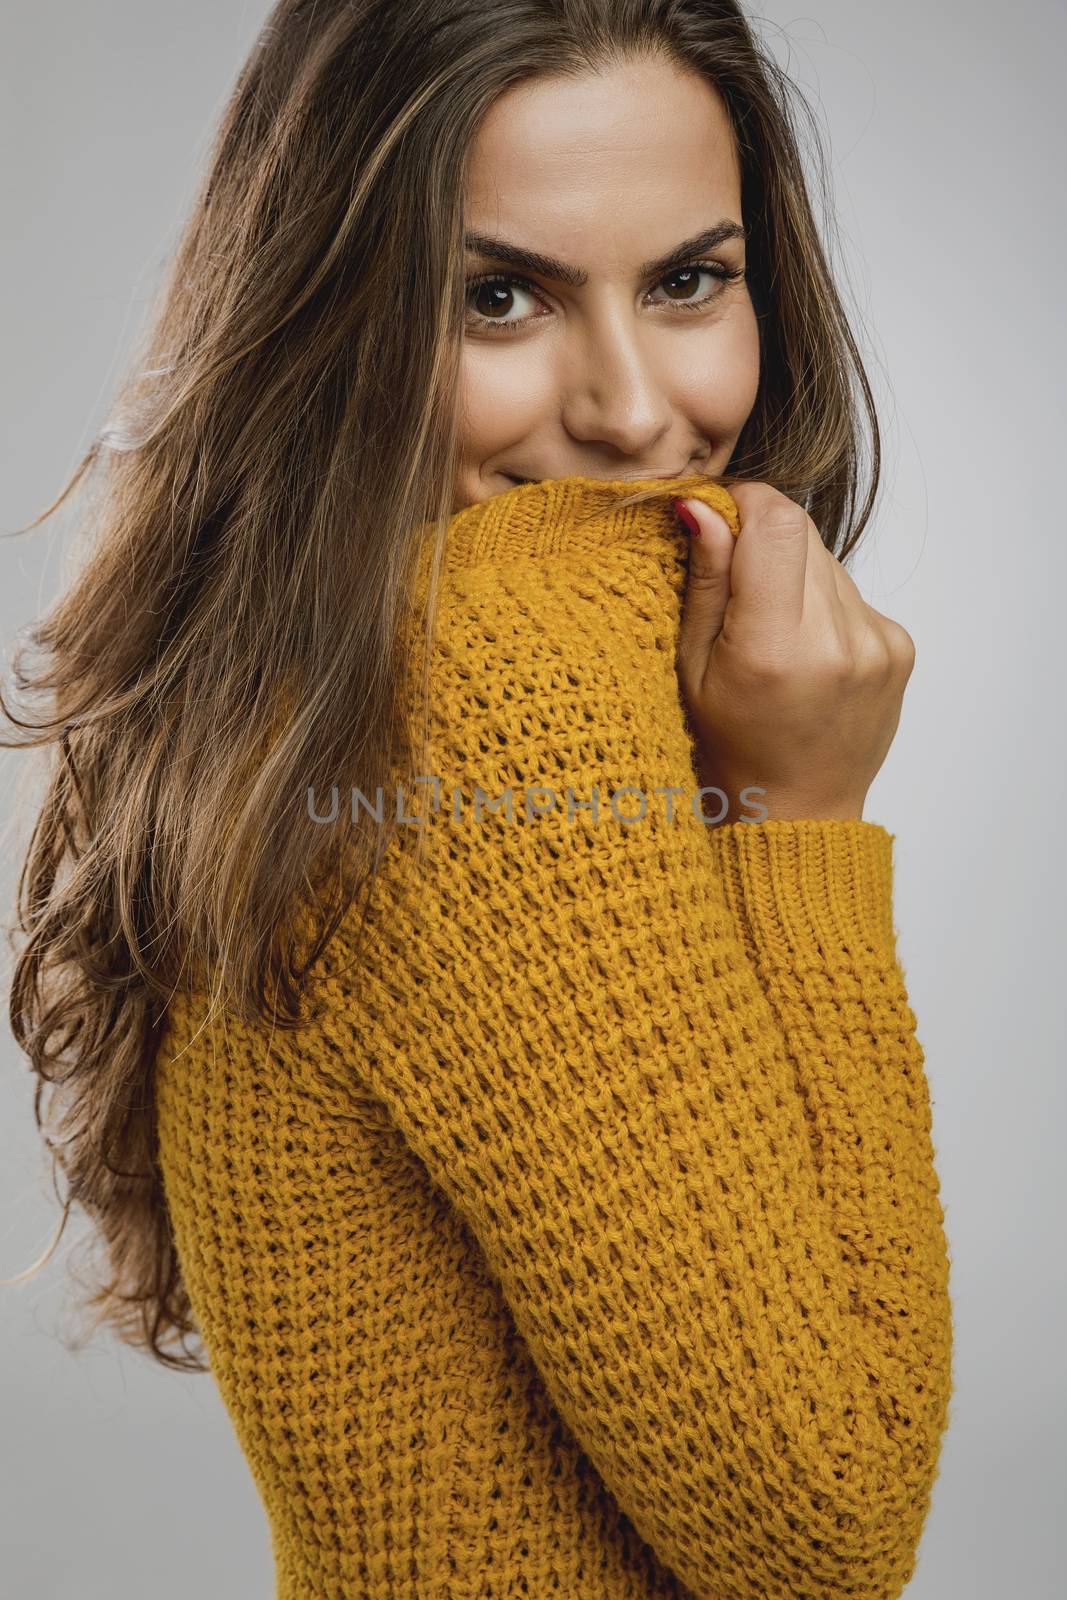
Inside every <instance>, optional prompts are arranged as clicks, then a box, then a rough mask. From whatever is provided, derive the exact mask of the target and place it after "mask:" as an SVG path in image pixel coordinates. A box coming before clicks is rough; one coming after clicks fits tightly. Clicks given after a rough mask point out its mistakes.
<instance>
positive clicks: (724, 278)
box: [467, 261, 745, 334]
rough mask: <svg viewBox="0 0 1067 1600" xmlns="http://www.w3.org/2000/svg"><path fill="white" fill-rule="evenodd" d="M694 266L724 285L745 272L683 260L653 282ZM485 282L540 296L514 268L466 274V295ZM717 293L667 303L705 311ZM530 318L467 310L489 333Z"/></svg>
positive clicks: (504, 330)
mask: <svg viewBox="0 0 1067 1600" xmlns="http://www.w3.org/2000/svg"><path fill="white" fill-rule="evenodd" d="M694 269H695V270H697V271H698V272H710V273H711V274H712V276H713V277H716V278H718V279H720V280H721V282H722V283H723V284H724V285H725V284H726V283H731V282H734V281H736V279H738V278H743V277H744V275H745V269H744V267H728V266H726V265H725V264H724V263H723V262H721V261H687V262H686V263H685V265H684V266H680V267H673V268H672V269H671V271H670V272H665V273H664V274H663V277H662V278H657V280H656V286H658V285H659V284H661V283H663V282H664V281H665V279H667V278H673V277H674V275H675V273H678V272H692V271H693V270H694ZM486 283H499V284H504V285H506V286H507V287H508V288H511V287H512V286H515V287H517V288H519V289H525V290H526V291H527V292H528V293H530V294H532V295H535V296H538V297H540V291H539V290H538V288H537V285H536V284H533V283H531V282H530V280H529V278H523V277H520V276H519V274H518V273H515V272H483V273H480V274H479V276H478V277H476V278H468V279H467V295H468V297H469V296H470V295H472V294H473V293H474V292H475V290H477V289H480V288H481V286H482V285H483V284H486ZM721 293H722V290H721V289H717V290H715V291H714V292H713V293H712V294H709V295H705V296H704V298H703V299H701V300H675V301H669V302H667V303H668V304H672V305H673V306H674V308H675V310H677V311H689V312H694V311H705V310H706V309H707V307H708V306H709V305H712V304H714V302H715V301H716V300H717V299H718V298H719V295H720V294H721ZM534 320H536V319H535V318H533V317H520V318H519V320H518V321H517V322H498V321H496V320H495V318H493V317H483V316H482V315H481V313H480V312H478V311H471V312H468V317H467V325H468V327H471V328H474V329H476V330H477V331H478V332H482V331H483V330H484V331H486V332H488V333H492V334H497V333H504V334H506V333H515V332H516V331H517V330H518V329H520V328H524V327H525V326H526V324H527V323H528V322H531V321H534Z"/></svg>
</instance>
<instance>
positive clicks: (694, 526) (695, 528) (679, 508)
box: [671, 500, 700, 533]
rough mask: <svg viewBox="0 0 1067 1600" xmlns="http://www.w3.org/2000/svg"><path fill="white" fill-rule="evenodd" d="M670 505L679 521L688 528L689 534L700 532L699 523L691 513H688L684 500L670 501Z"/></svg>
mask: <svg viewBox="0 0 1067 1600" xmlns="http://www.w3.org/2000/svg"><path fill="white" fill-rule="evenodd" d="M671 504H672V505H673V507H674V509H675V512H676V513H677V515H678V517H679V518H680V520H681V521H682V522H683V523H684V524H685V526H686V527H687V528H688V530H689V532H690V533H699V532H700V523H699V522H698V521H697V519H696V517H694V515H693V513H692V512H691V511H690V509H689V507H688V506H687V505H686V503H685V501H684V500H672V501H671Z"/></svg>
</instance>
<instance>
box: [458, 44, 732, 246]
mask: <svg viewBox="0 0 1067 1600" xmlns="http://www.w3.org/2000/svg"><path fill="white" fill-rule="evenodd" d="M740 206H741V177H740V167H739V163H738V158H737V149H736V143H735V140H734V135H733V130H732V128H731V125H730V119H729V116H728V113H727V111H726V107H725V104H724V102H723V100H722V97H721V96H720V95H719V93H718V91H717V90H716V89H715V88H714V86H713V85H712V84H710V83H709V82H708V81H707V79H705V78H704V77H702V76H701V75H699V74H697V73H695V72H691V71H687V70H685V69H684V68H680V67H679V66H677V65H676V64H674V63H672V62H667V61H663V60H660V59H656V58H652V57H642V58H639V59H636V60H629V61H626V62H623V63H619V64H616V65H613V66H611V67H605V68H603V69H601V70H598V71H596V72H588V73H583V74H582V75H581V76H575V77H562V76H553V77H544V78H536V79H530V80H526V81H525V82H523V83H520V84H516V85H515V86H514V87H512V88H510V89H508V90H506V91H505V92H504V93H503V94H501V95H499V96H498V97H497V99H496V100H495V101H494V102H493V104H492V105H491V106H490V108H489V110H488V112H487V113H486V115H485V117H484V118H483V120H482V123H481V125H480V127H479V129H478V131H477V134H476V136H475V138H474V139H473V141H472V144H471V148H470V151H469V152H468V158H467V167H466V184H465V222H466V226H467V227H468V228H470V229H472V230H476V231H479V232H488V233H493V232H497V233H501V234H504V233H507V234H508V236H509V237H510V236H515V237H520V238H521V239H522V242H523V243H524V244H526V245H528V246H531V247H534V248H537V247H541V248H543V249H546V250H547V249H550V248H557V247H558V250H559V251H560V252H561V253H563V252H565V251H566V248H567V238H568V237H570V238H571V239H572V240H573V249H574V251H575V252H576V251H577V249H578V245H579V241H580V242H581V243H582V245H586V244H587V242H588V241H589V240H590V236H591V234H599V235H600V244H601V247H602V248H608V249H610V243H611V238H613V237H619V236H621V235H622V234H625V235H627V236H630V235H633V237H634V238H640V239H641V240H643V245H642V247H641V248H640V250H639V254H640V257H641V258H642V259H643V258H644V257H645V256H647V255H649V254H650V253H651V252H650V250H649V249H648V248H646V246H647V244H648V241H649V237H650V235H651V234H652V233H659V232H660V231H662V230H665V231H666V232H667V233H670V234H675V233H678V234H679V235H680V234H684V233H686V232H694V231H696V229H697V228H698V227H700V226H706V225H707V221H708V219H709V217H710V216H711V214H712V213H713V214H714V216H715V217H716V218H717V217H719V216H733V217H736V218H737V219H738V220H741V210H740ZM689 222H693V227H687V226H686V225H687V223H689ZM532 230H533V231H532ZM538 230H539V231H538ZM534 232H536V237H535V236H534ZM667 242H668V244H669V243H671V242H673V240H672V239H669V240H668V241H667Z"/></svg>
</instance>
